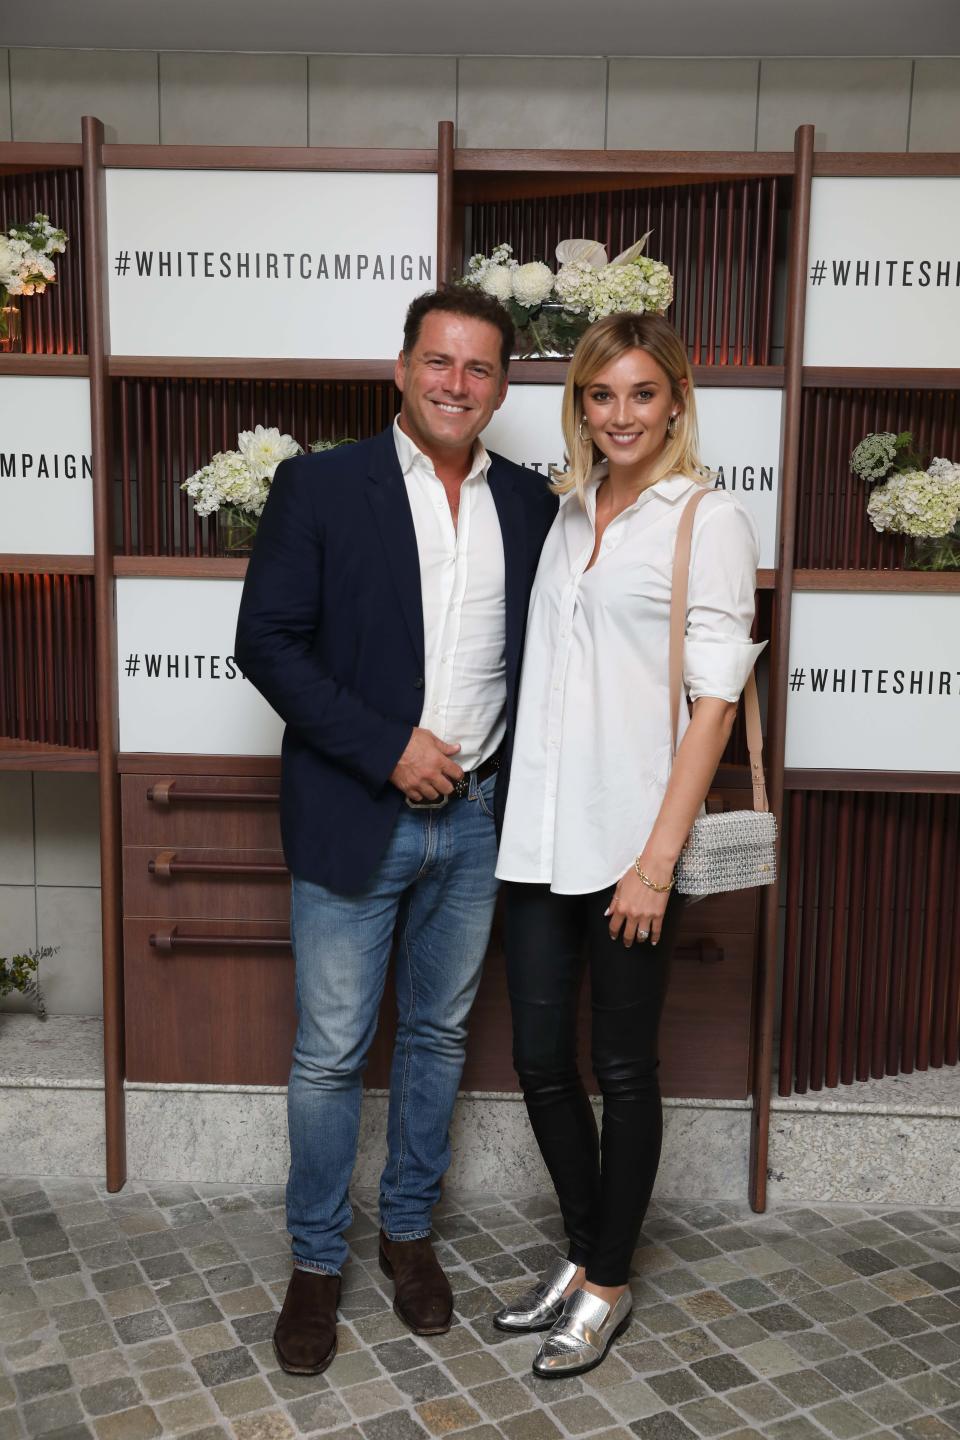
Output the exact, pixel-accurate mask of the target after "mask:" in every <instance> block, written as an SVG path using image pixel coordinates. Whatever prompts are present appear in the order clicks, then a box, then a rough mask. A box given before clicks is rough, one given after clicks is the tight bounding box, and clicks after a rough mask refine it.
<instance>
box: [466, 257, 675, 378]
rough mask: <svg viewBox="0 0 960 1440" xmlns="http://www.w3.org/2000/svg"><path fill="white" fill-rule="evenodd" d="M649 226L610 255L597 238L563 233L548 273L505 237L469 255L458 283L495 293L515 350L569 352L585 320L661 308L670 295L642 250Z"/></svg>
mask: <svg viewBox="0 0 960 1440" xmlns="http://www.w3.org/2000/svg"><path fill="white" fill-rule="evenodd" d="M650 234H651V232H650V231H648V232H647V234H646V235H644V236H642V238H641V239H639V240H638V241H637V242H636V244H634V245H631V246H630V248H629V249H627V250H624V251H622V253H621V254H619V255H617V256H616V257H615V258H614V259H613V260H610V261H608V260H607V252H606V249H605V248H604V246H603V245H601V244H600V242H599V241H598V240H563V241H561V243H560V244H559V245H558V246H557V249H556V258H557V262H558V269H557V272H556V274H554V272H553V271H552V270H551V269H550V267H549V265H545V264H544V263H543V261H542V260H533V261H530V262H529V263H528V264H526V265H521V264H520V263H519V262H518V261H517V260H515V259H514V256H513V247H512V246H511V245H506V244H504V245H497V246H496V247H495V248H494V249H493V250H492V251H491V252H490V254H489V255H474V256H472V257H471V259H470V261H469V262H468V264H467V270H466V273H465V274H464V275H463V277H462V278H461V280H460V284H461V285H474V286H476V287H477V288H478V289H480V290H483V291H484V292H485V293H486V294H487V295H492V296H493V297H494V298H495V299H497V300H499V301H500V303H501V305H503V307H504V309H505V310H507V311H508V313H509V315H510V318H511V319H512V320H513V323H514V325H515V326H516V327H517V332H518V333H517V348H518V353H519V354H539V355H551V354H552V355H569V354H570V352H571V350H572V349H573V346H574V345H575V344H576V342H577V340H578V339H579V337H580V335H581V334H582V333H583V331H584V330H585V329H586V327H587V325H588V324H589V323H590V322H591V321H593V320H599V319H600V317H601V316H603V315H613V314H616V313H619V312H621V311H625V310H630V311H634V312H635V313H638V314H639V313H642V312H643V311H647V310H652V311H654V312H656V313H657V314H658V315H662V314H663V313H664V311H665V310H666V309H667V306H668V305H669V304H670V302H671V301H672V299H673V276H672V275H671V274H670V271H669V270H668V268H667V266H666V265H664V264H663V263H662V262H661V261H659V260H653V259H651V258H650V256H649V255H644V253H643V250H644V246H645V245H646V243H647V240H648V239H649V238H650Z"/></svg>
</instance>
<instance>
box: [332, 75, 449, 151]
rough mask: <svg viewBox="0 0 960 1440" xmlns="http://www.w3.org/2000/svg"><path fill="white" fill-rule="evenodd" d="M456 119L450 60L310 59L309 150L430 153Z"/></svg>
mask: <svg viewBox="0 0 960 1440" xmlns="http://www.w3.org/2000/svg"><path fill="white" fill-rule="evenodd" d="M456 115H457V62H456V60H455V59H454V58H453V56H449V55H311V56H310V144H311V145H371V146H387V147H394V148H398V149H402V148H405V147H408V148H411V149H417V148H428V149H432V148H433V146H435V145H436V143H437V124H438V122H439V121H441V120H455V119H456Z"/></svg>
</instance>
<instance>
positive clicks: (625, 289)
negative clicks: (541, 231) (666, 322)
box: [556, 255, 673, 320]
mask: <svg viewBox="0 0 960 1440" xmlns="http://www.w3.org/2000/svg"><path fill="white" fill-rule="evenodd" d="M556 292H557V296H558V297H559V299H560V300H561V302H562V303H563V305H564V306H565V307H566V308H567V309H568V310H573V311H574V312H575V313H576V314H578V315H582V314H584V313H586V315H587V317H588V319H590V320H599V319H600V318H601V317H602V316H604V315H615V314H619V313H621V312H622V311H627V310H629V311H634V312H636V313H637V314H641V313H643V312H644V311H648V310H649V311H653V312H655V313H656V314H658V315H659V314H662V313H663V311H664V310H665V309H666V308H667V306H668V305H669V304H670V302H671V300H672V299H673V277H672V275H671V274H670V271H669V270H668V269H667V267H666V265H663V264H662V263H661V262H660V261H659V260H651V259H649V258H648V257H647V256H645V255H641V256H639V257H638V258H637V259H636V260H632V261H630V262H629V263H628V264H626V265H605V266H603V268H602V269H595V268H594V267H593V266H591V265H589V264H587V263H585V262H583V261H574V262H573V263H572V264H569V265H563V266H561V268H560V271H559V273H558V275H557V279H556Z"/></svg>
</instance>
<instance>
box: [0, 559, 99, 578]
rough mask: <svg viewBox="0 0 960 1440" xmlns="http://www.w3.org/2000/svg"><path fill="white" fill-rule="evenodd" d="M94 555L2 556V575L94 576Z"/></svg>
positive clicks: (0, 569) (0, 560)
mask: <svg viewBox="0 0 960 1440" xmlns="http://www.w3.org/2000/svg"><path fill="white" fill-rule="evenodd" d="M93 564H94V562H93V556H92V555H0V575H92V574H93Z"/></svg>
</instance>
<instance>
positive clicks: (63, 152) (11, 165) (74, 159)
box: [0, 140, 83, 175]
mask: <svg viewBox="0 0 960 1440" xmlns="http://www.w3.org/2000/svg"><path fill="white" fill-rule="evenodd" d="M0 156H2V159H0V175H16V174H18V173H19V172H22V171H29V170H67V169H69V168H71V167H75V168H76V169H77V170H79V169H80V167H81V165H82V164H83V147H82V146H81V145H75V144H69V143H67V144H63V143H61V144H56V143H54V144H50V143H49V142H47V141H41V140H12V141H11V140H8V141H4V143H3V145H2V146H0Z"/></svg>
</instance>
